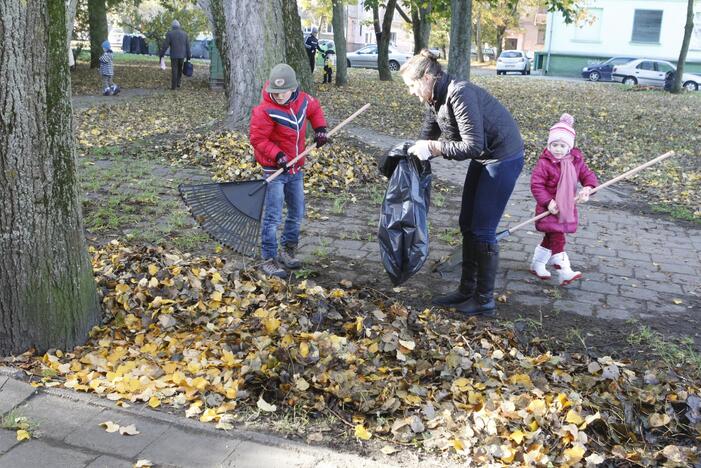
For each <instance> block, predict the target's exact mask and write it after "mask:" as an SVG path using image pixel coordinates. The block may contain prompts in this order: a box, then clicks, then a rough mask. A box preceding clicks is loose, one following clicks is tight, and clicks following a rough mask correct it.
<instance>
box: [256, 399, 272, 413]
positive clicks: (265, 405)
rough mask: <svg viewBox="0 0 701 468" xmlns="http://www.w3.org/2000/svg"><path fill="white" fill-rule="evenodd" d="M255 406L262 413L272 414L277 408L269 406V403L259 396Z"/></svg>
mask: <svg viewBox="0 0 701 468" xmlns="http://www.w3.org/2000/svg"><path fill="white" fill-rule="evenodd" d="M256 406H258V408H260V409H261V410H262V411H265V412H266V413H273V412H275V411H277V406H275V405H271V404H270V403H268V402H267V401H265V400H264V399H263V395H261V396H260V397H259V398H258V401H257V402H256Z"/></svg>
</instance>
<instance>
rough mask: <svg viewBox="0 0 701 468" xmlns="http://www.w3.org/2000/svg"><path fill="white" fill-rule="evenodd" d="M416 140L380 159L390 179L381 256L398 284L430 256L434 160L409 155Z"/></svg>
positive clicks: (382, 216) (380, 233)
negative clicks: (432, 170) (430, 215)
mask: <svg viewBox="0 0 701 468" xmlns="http://www.w3.org/2000/svg"><path fill="white" fill-rule="evenodd" d="M412 144H413V143H412V142H404V143H402V144H399V145H396V146H395V147H394V148H392V149H391V150H390V151H389V153H388V154H387V155H386V156H385V157H383V158H382V159H381V160H380V162H379V169H380V172H381V173H382V174H383V175H385V176H386V177H388V178H389V183H388V185H387V191H386V192H385V199H384V201H383V202H382V209H381V211H380V227H379V230H378V233H377V237H378V240H379V242H380V257H381V258H382V263H383V265H384V267H385V270H386V271H387V274H388V275H389V277H390V280H391V281H392V284H394V285H395V286H397V285H399V284H402V283H403V282H405V281H406V280H408V279H409V278H411V276H412V275H414V273H416V272H417V271H419V270H420V269H421V267H422V266H423V264H424V262H426V259H427V258H428V207H429V205H430V201H431V163H430V162H428V161H420V160H419V159H418V158H417V157H416V156H413V155H409V154H408V153H407V149H408V148H409V147H410V146H411V145H412Z"/></svg>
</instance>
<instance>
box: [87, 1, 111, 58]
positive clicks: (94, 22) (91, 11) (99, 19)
mask: <svg viewBox="0 0 701 468" xmlns="http://www.w3.org/2000/svg"><path fill="white" fill-rule="evenodd" d="M88 15H89V18H90V19H89V21H90V68H97V67H98V66H99V65H100V62H99V59H100V55H102V42H103V41H105V40H107V34H108V32H109V31H107V7H106V5H105V0H88Z"/></svg>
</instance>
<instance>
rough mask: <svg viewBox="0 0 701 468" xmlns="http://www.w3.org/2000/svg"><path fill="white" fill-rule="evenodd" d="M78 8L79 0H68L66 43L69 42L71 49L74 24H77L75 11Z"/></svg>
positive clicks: (69, 48)
mask: <svg viewBox="0 0 701 468" xmlns="http://www.w3.org/2000/svg"><path fill="white" fill-rule="evenodd" d="M77 9H78V0H66V43H67V44H68V50H71V40H72V39H73V25H74V24H75V13H76V10H77Z"/></svg>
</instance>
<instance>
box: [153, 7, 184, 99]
mask: <svg viewBox="0 0 701 468" xmlns="http://www.w3.org/2000/svg"><path fill="white" fill-rule="evenodd" d="M168 47H170V69H171V78H170V89H176V88H179V87H180V79H181V78H182V76H183V64H184V63H185V59H187V60H188V61H189V60H190V40H189V39H188V37H187V33H186V32H185V31H183V30H182V29H180V22H178V20H173V23H172V24H171V29H170V31H168V33H167V34H166V38H165V41H163V47H162V48H161V53H160V54H159V55H160V58H161V59H163V56H164V55H165V54H166V50H168Z"/></svg>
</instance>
